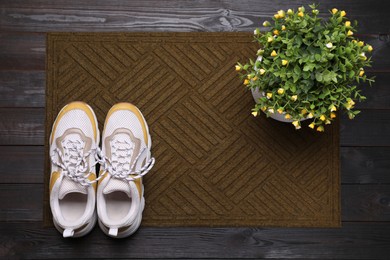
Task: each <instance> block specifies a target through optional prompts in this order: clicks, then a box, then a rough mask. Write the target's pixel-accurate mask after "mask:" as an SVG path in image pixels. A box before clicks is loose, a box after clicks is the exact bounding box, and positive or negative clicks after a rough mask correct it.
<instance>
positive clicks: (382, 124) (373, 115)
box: [340, 109, 390, 146]
mask: <svg viewBox="0 0 390 260" xmlns="http://www.w3.org/2000/svg"><path fill="white" fill-rule="evenodd" d="M341 122H342V124H341V129H340V131H341V137H340V143H341V145H342V146H390V113H389V111H388V110H386V109H383V110H379V109H375V110H362V112H361V113H360V114H359V115H357V116H356V118H355V119H353V120H349V119H347V116H346V115H343V117H342V121H341Z"/></svg>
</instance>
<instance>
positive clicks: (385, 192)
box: [341, 185, 390, 221]
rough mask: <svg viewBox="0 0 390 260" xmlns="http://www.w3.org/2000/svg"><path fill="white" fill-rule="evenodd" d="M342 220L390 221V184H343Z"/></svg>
mask: <svg viewBox="0 0 390 260" xmlns="http://www.w3.org/2000/svg"><path fill="white" fill-rule="evenodd" d="M341 196H342V206H341V207H342V209H343V220H346V221H362V220H364V221H390V185H343V188H342V195H341Z"/></svg>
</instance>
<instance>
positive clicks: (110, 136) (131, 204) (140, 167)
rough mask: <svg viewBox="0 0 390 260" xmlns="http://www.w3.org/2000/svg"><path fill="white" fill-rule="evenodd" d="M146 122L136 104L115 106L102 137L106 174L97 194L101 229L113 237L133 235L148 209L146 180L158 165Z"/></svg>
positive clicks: (100, 177) (108, 116) (108, 115)
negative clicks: (143, 178) (145, 210)
mask: <svg viewBox="0 0 390 260" xmlns="http://www.w3.org/2000/svg"><path fill="white" fill-rule="evenodd" d="M151 146H152V141H151V138H150V134H149V129H148V125H147V124H146V121H145V118H144V117H143V115H142V114H141V112H140V111H139V110H138V108H137V107H135V106H134V105H132V104H129V103H119V104H116V105H114V106H113V107H112V108H111V109H110V111H109V112H108V114H107V117H106V121H105V124H104V130H103V136H102V155H101V156H102V158H103V162H102V170H101V171H100V176H99V179H100V180H99V185H98V190H97V212H98V216H99V226H100V228H101V229H102V230H103V232H104V233H105V234H107V235H108V236H111V237H116V238H123V237H127V236H130V235H131V234H133V233H134V232H135V231H136V230H137V229H138V227H139V226H140V224H141V220H142V211H143V209H144V206H145V199H144V196H143V195H144V186H143V184H142V176H144V175H145V174H146V173H147V172H148V171H149V170H150V169H151V168H152V167H153V165H154V158H151V153H150V148H151Z"/></svg>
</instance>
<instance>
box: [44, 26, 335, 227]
mask: <svg viewBox="0 0 390 260" xmlns="http://www.w3.org/2000/svg"><path fill="white" fill-rule="evenodd" d="M257 48H258V46H257V45H256V44H255V43H254V42H253V38H252V35H251V34H249V33H49V34H48V38H47V89H46V96H47V98H46V141H45V143H46V144H48V136H49V134H50V130H51V125H52V123H53V121H54V119H55V117H56V115H57V113H58V112H59V110H60V109H61V108H62V107H63V106H64V105H65V104H67V103H68V102H71V101H75V100H80V101H85V102H87V103H88V104H90V105H91V106H92V108H93V109H94V110H95V112H96V114H97V117H98V121H99V124H100V125H99V127H100V129H102V127H103V120H104V118H105V115H106V113H107V111H108V110H109V109H110V107H111V106H112V105H114V104H115V103H117V102H121V101H126V102H130V103H133V104H135V105H136V106H138V107H139V108H140V109H141V111H142V112H143V114H144V116H145V118H146V120H147V122H148V124H149V126H150V129H151V135H152V141H153V147H152V153H153V156H154V157H155V158H156V161H157V162H156V165H155V167H154V168H153V169H152V171H151V172H149V173H148V175H146V176H145V177H144V184H145V198H146V208H145V211H144V214H143V225H144V226H207V227H212V226H290V227H295V226H299V227H338V226H340V194H339V193H340V177H339V140H338V139H339V128H338V125H339V123H338V122H336V123H334V124H332V125H331V126H329V127H327V128H326V132H325V133H321V134H320V133H316V132H314V131H313V130H311V129H309V128H308V127H307V123H304V124H303V129H302V130H300V131H296V130H295V129H294V127H293V126H292V125H291V124H286V123H280V122H277V121H274V120H272V119H266V118H265V117H264V116H260V117H257V118H254V117H253V116H252V115H251V108H252V107H253V105H254V101H253V99H252V96H251V94H250V92H249V91H247V90H245V88H244V87H243V85H242V83H241V82H240V80H239V78H238V77H237V73H236V71H235V70H234V65H235V64H236V62H237V61H241V62H245V61H246V60H247V59H248V58H255V57H254V56H253V55H254V53H256V50H257ZM49 167H50V165H49V153H48V145H46V167H45V169H46V173H45V187H48V182H49V174H50V173H49ZM44 198H45V207H44V210H45V214H44V221H45V223H46V224H49V225H50V223H51V213H50V207H49V195H48V188H46V190H45V196H44Z"/></svg>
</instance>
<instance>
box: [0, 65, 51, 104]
mask: <svg viewBox="0 0 390 260" xmlns="http://www.w3.org/2000/svg"><path fill="white" fill-rule="evenodd" d="M45 76H46V75H45V72H43V71H14V70H11V71H6V70H3V71H1V70H0V107H45Z"/></svg>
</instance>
